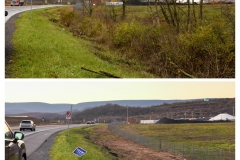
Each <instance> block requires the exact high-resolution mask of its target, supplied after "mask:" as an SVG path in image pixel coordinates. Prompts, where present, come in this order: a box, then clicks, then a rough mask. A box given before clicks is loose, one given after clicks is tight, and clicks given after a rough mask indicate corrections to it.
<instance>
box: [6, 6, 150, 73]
mask: <svg viewBox="0 0 240 160" xmlns="http://www.w3.org/2000/svg"><path fill="white" fill-rule="evenodd" d="M51 9H52V10H53V12H51V13H52V14H55V15H56V13H54V9H55V8H51ZM47 10H50V9H38V10H34V11H33V15H32V17H33V19H32V20H31V19H30V12H25V13H23V14H21V15H20V16H19V18H18V19H17V20H16V31H15V32H14V36H13V39H12V43H13V45H14V55H13V56H12V57H11V58H10V59H11V60H12V63H11V64H9V65H7V66H6V68H7V70H8V71H9V72H10V73H11V74H10V78H105V77H106V76H103V75H99V74H95V73H91V72H88V71H85V70H81V67H85V68H87V69H91V70H93V71H96V72H99V71H100V70H101V71H105V72H108V73H111V74H113V75H115V76H119V77H123V78H126V77H153V75H151V74H147V73H146V72H141V71H135V70H134V69H133V68H134V66H132V67H129V66H128V65H123V64H121V65H120V64H119V63H118V61H119V57H117V56H111V53H108V51H101V52H106V53H103V54H107V55H109V57H110V58H111V60H109V61H105V60H102V59H100V58H98V57H97V56H95V55H94V53H95V52H100V51H98V50H96V49H95V48H94V47H93V42H90V41H85V40H83V39H81V38H77V37H74V36H72V34H71V33H70V32H68V31H67V30H66V28H64V27H62V26H59V25H56V24H55V23H53V22H50V21H49V20H48V18H47V17H46V15H44V13H45V12H46V11H47ZM55 10H56V9H55ZM56 16H57V15H56ZM101 54H102V53H101ZM138 68H139V67H138ZM140 68H141V67H140ZM6 78H9V77H6Z"/></svg>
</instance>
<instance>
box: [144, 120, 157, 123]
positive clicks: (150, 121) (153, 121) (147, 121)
mask: <svg viewBox="0 0 240 160" xmlns="http://www.w3.org/2000/svg"><path fill="white" fill-rule="evenodd" d="M157 121H159V120H140V124H155V123H156V122H157Z"/></svg>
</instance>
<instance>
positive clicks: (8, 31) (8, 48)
mask: <svg viewBox="0 0 240 160" xmlns="http://www.w3.org/2000/svg"><path fill="white" fill-rule="evenodd" d="M20 14H21V13H18V14H15V15H14V16H12V17H11V18H10V19H9V20H8V21H7V22H6V23H5V78H10V77H11V73H10V71H9V70H7V69H6V66H7V65H8V64H9V63H11V60H10V56H11V55H12V54H14V52H13V44H12V43H11V40H12V37H13V33H14V31H15V29H16V26H15V20H16V19H17V18H18V16H19V15H20Z"/></svg>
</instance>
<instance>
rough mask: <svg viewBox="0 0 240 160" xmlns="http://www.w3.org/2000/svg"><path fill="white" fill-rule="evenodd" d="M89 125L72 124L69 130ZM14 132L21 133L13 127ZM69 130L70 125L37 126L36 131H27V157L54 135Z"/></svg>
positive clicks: (25, 133) (25, 136)
mask: <svg viewBox="0 0 240 160" xmlns="http://www.w3.org/2000/svg"><path fill="white" fill-rule="evenodd" d="M86 125H87V124H71V125H69V128H75V127H82V126H86ZM11 128H12V130H13V132H15V131H19V128H18V127H11ZM66 129H68V125H46V126H36V131H31V130H25V131H21V132H22V133H24V139H23V141H24V142H25V144H26V151H27V157H29V156H30V155H31V154H33V153H34V152H35V151H36V150H37V149H38V148H39V147H40V146H41V145H42V144H43V143H44V142H45V141H46V140H47V139H48V138H49V137H50V136H51V135H52V134H54V133H55V132H58V131H61V130H66Z"/></svg>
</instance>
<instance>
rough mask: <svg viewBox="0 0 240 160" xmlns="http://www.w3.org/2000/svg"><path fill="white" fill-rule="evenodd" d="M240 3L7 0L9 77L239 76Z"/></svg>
mask: <svg viewBox="0 0 240 160" xmlns="http://www.w3.org/2000/svg"><path fill="white" fill-rule="evenodd" d="M235 5H236V4H235V0H34V1H33V0H5V78H6V79H7V78H158V79H160V78H228V79H229V78H235V75H236V73H235V62H236V61H235V17H236V16H235Z"/></svg>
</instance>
